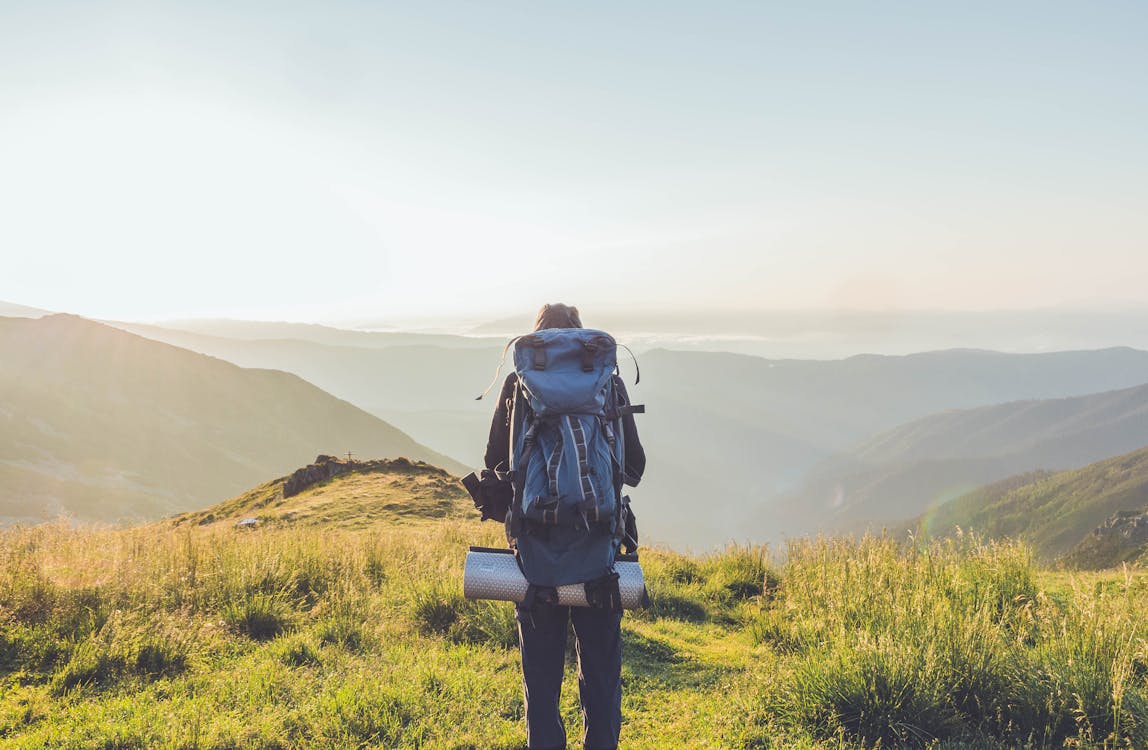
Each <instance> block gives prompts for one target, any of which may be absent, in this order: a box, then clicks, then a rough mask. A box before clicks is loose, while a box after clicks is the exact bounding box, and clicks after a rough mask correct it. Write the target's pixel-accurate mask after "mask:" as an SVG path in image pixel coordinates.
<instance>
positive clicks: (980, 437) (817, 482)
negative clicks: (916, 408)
mask: <svg viewBox="0 0 1148 750" xmlns="http://www.w3.org/2000/svg"><path fill="white" fill-rule="evenodd" d="M1144 445H1148V385H1143V386H1137V387H1134V388H1126V389H1122V390H1117V391H1108V392H1104V393H1096V394H1090V395H1087V396H1077V397H1073V398H1061V399H1044V400H1029V401H1014V402H1009V403H1004V404H997V405H993V406H985V407H980V408H976V409H967V410H957V411H949V412H945V413H941V414H934V415H931V416H928V417H925V418H923V419H919V420H916V421H913V422H910V423H908V424H905V425H903V426H901V427H898V428H896V429H894V430H890V431H888V432H886V433H884V434H881V435H879V436H877V437H875V438H872V439H870V440H868V441H866V442H864V443H862V444H861V445H860V446H858V447H857V448H854V449H852V450H850V451H848V452H847V453H844V454H841V455H839V456H837V457H835V458H834V459H832V460H830V461H828V462H826V463H825V464H823V465H821V466H820V467H818V469H816V470H815V471H814V472H813V473H812V474H811V477H810V479H809V480H808V481H807V483H806V485H805V487H804V489H803V490H802V491H801V492H800V493H799V494H798V495H797V496H796V499H795V500H794V501H793V502H792V506H791V507H793V508H800V509H801V515H802V516H803V518H804V524H805V528H807V529H808V528H811V527H813V526H818V527H821V528H826V529H829V530H842V529H850V528H860V527H862V526H864V525H873V524H878V525H879V524H883V523H888V524H896V522H898V521H900V520H902V519H906V518H912V517H914V516H917V515H919V514H921V513H923V512H925V511H926V510H927V509H929V508H930V507H936V506H939V505H940V504H941V503H943V502H945V501H947V500H951V499H953V498H956V497H959V496H961V495H963V494H965V493H967V492H970V491H971V490H973V489H976V488H977V487H979V486H981V485H984V484H987V483H989V482H994V481H996V480H1000V479H1004V478H1007V477H1010V476H1012V475H1014V474H1019V473H1023V472H1029V471H1033V470H1036V469H1053V470H1060V469H1070V468H1077V467H1081V466H1084V465H1086V464H1089V463H1092V462H1094V461H1098V460H1101V459H1104V458H1108V457H1111V456H1115V455H1118V454H1122V453H1125V452H1127V451H1130V450H1134V449H1136V448H1140V447H1142V446H1144ZM795 512H796V511H795Z"/></svg>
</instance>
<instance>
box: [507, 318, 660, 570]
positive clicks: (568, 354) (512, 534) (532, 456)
mask: <svg viewBox="0 0 1148 750" xmlns="http://www.w3.org/2000/svg"><path fill="white" fill-rule="evenodd" d="M514 366H515V371H516V373H517V376H518V385H517V388H516V389H515V397H514V402H513V406H512V411H511V428H510V478H511V481H512V485H513V496H512V499H511V503H510V509H509V512H508V513H507V516H506V529H507V538H508V540H509V541H510V543H511V546H512V547H513V548H514V549H515V550H516V552H517V556H518V562H519V565H520V566H521V568H522V572H523V574H524V575H525V577H526V580H527V581H528V582H529V583H530V584H532V585H533V586H534V587H558V586H565V585H569V584H576V583H585V584H587V591H590V590H591V587H593V586H601V585H602V584H603V582H605V583H606V585H607V587H608V584H609V582H610V579H611V577H612V578H613V581H614V583H615V588H616V581H617V575H616V574H615V573H614V559H615V557H616V555H617V553H618V550H619V547H620V545H621V542H622V538H623V535H624V533H625V527H626V516H625V513H626V510H625V509H626V503H625V501H624V499H623V498H622V494H621V493H622V467H623V461H624V457H625V445H624V439H623V431H622V415H623V414H624V413H626V411H627V410H631V411H638V410H639V409H638V407H628V406H626V405H624V404H623V403H622V401H621V399H620V397H619V394H618V393H617V391H616V389H615V386H614V377H615V375H614V373H615V371H616V369H617V344H616V343H615V341H614V339H613V337H611V336H610V335H609V334H607V333H604V332H602V331H597V330H593V329H587V328H550V329H544V330H541V331H537V332H535V333H532V334H530V335H527V336H522V337H520V338H518V339H517V340H516V341H515V342H514Z"/></svg>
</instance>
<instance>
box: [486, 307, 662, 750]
mask: <svg viewBox="0 0 1148 750" xmlns="http://www.w3.org/2000/svg"><path fill="white" fill-rule="evenodd" d="M582 327H583V326H582V320H581V317H580V315H579V314H578V308H576V307H571V306H569V305H565V304H550V305H544V306H543V307H542V309H541V310H539V311H538V318H537V320H536V321H535V324H534V330H535V331H541V330H543V329H547V328H582ZM516 387H517V375H515V374H514V373H511V374H510V375H509V376H508V377H507V378H506V380H505V382H504V383H503V385H502V391H501V393H500V395H499V398H498V402H497V405H496V407H495V411H494V417H493V419H492V421H491V425H490V436H489V438H488V440H487V444H486V456H485V463H486V468H488V469H499V470H505V469H506V468H508V466H509V463H510V420H511V416H512V415H511V406H512V404H513V402H514V389H515V388H516ZM614 388H615V389H616V391H617V393H618V394H619V396H620V397H621V399H622V400H623V403H624V404H629V403H630V401H629V397H628V395H627V394H626V387H625V385H624V384H623V382H622V379H621V378H620V377H618V376H617V375H614ZM622 430H623V437H624V445H625V456H624V461H623V464H624V465H623V472H622V481H623V483H624V484H628V485H630V486H631V487H634V486H637V484H638V482H639V481H641V478H642V474H643V472H644V471H645V467H646V454H645V451H644V450H643V448H642V444H641V442H640V441H639V439H638V431H637V427H636V425H635V424H634V416H633V415H632V414H627V415H626V416H625V417H624V418H623V423H622ZM515 618H516V620H517V622H518V643H519V650H520V652H521V655H522V687H523V695H524V699H525V708H526V744H527V747H528V748H529V750H556V749H558V748H565V747H566V730H565V727H564V726H563V724H562V715H561V713H560V711H559V708H558V700H559V694H560V691H561V689H562V675H563V670H564V668H565V664H566V631H567V624H568V623H571V624H573V627H574V638H575V647H576V653H577V656H578V699H579V702H580V703H581V705H582V727H583V737H582V744H583V747H584V748H585V750H609V749H612V748H616V747H617V746H618V735H619V734H620V732H621V728H622V632H621V623H622V612H621V610H614V609H608V608H594V607H564V606H559V605H557V604H550V603H547V602H541V601H539V602H537V603H535V604H534V606H533V608H531V609H524V608H523V606H522V605H518V606H517V607H516V610H515Z"/></svg>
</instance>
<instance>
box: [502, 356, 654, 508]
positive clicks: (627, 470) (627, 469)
mask: <svg viewBox="0 0 1148 750" xmlns="http://www.w3.org/2000/svg"><path fill="white" fill-rule="evenodd" d="M517 383H518V376H517V375H515V374H514V373H511V374H510V375H508V376H507V377H506V380H505V381H504V382H503V384H502V393H500V394H499V396H498V404H497V405H496V406H495V408H494V419H492V420H491V422H490V437H489V438H487V440H486V468H488V469H502V470H506V469H508V468H509V467H510V408H511V406H512V405H513V403H514V388H515V386H516V385H517ZM614 389H615V390H616V391H617V392H618V395H619V396H620V397H621V400H622V403H623V404H629V403H630V396H629V395H628V394H627V393H626V384H625V383H623V382H622V379H621V378H620V377H618V376H617V375H615V376H614ZM622 439H623V442H624V444H625V447H626V455H625V457H624V458H625V461H623V464H624V466H623V467H622V482H623V483H625V484H628V485H630V486H631V487H637V486H638V482H640V481H641V480H642V472H644V471H645V470H646V451H645V450H644V449H643V448H642V442H641V441H640V440H639V439H638V427H637V425H635V424H634V415H633V414H627V415H625V416H624V417H622Z"/></svg>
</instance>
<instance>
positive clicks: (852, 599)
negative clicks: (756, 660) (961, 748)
mask: <svg viewBox="0 0 1148 750" xmlns="http://www.w3.org/2000/svg"><path fill="white" fill-rule="evenodd" d="M788 552H789V554H788V561H787V562H786V564H785V566H784V567H783V569H782V571H781V576H780V580H781V584H780V591H779V593H778V596H777V597H776V598H775V599H774V600H773V601H772V602H771V603H770V604H769V605H768V606H767V607H765V609H764V610H763V612H762V614H761V619H760V620H759V622H758V623H756V624H755V625H753V626H752V627H751V631H752V632H753V634H754V636H755V638H756V639H757V640H758V642H760V643H764V644H767V645H769V646H771V647H773V648H774V649H776V650H777V651H778V652H780V653H785V654H793V655H795V656H794V658H791V659H789V660H788V661H787V662H786V664H785V669H784V676H783V677H782V679H780V680H779V681H778V682H777V683H776V684H775V685H774V686H773V688H772V689H771V690H770V691H769V692H768V693H767V694H766V695H765V696H764V703H765V706H766V710H768V711H769V712H771V713H772V714H773V715H775V716H776V717H777V718H778V720H779V722H781V723H783V724H787V725H789V726H793V727H800V728H803V729H806V730H809V731H811V732H813V733H814V734H817V735H818V736H821V737H824V738H830V737H835V736H843V737H846V738H849V739H851V740H854V741H856V742H857V743H859V744H861V745H863V746H874V745H877V744H880V745H882V746H886V747H888V746H897V747H902V746H914V745H924V744H927V743H929V742H931V741H933V740H936V739H944V738H965V739H968V738H976V739H977V740H978V741H987V742H995V743H999V745H1000V746H1007V747H1012V746H1020V745H1033V746H1037V747H1053V746H1056V747H1059V746H1063V745H1064V744H1065V743H1068V744H1080V743H1085V744H1090V745H1091V744H1095V745H1099V746H1103V747H1145V746H1148V715H1146V713H1145V709H1146V704H1145V699H1146V698H1148V683H1146V681H1145V679H1144V676H1143V675H1140V676H1139V677H1136V676H1135V674H1134V673H1135V669H1134V668H1133V664H1134V663H1135V660H1136V654H1137V653H1138V651H1137V649H1141V648H1142V645H1143V643H1144V640H1145V638H1148V623H1146V622H1145V619H1144V617H1143V616H1142V614H1140V613H1142V612H1144V611H1146V610H1145V607H1146V606H1148V595H1146V593H1148V592H1146V591H1145V589H1144V587H1143V585H1142V584H1138V585H1132V583H1131V582H1130V581H1129V582H1128V583H1127V585H1125V586H1122V587H1120V588H1118V589H1117V590H1114V591H1111V592H1108V593H1102V594H1099V595H1097V594H1095V593H1093V592H1091V591H1088V590H1086V589H1084V588H1081V587H1079V586H1075V587H1070V588H1069V589H1068V590H1066V591H1061V592H1059V594H1060V597H1059V598H1060V599H1061V603H1058V602H1057V601H1056V600H1054V599H1053V598H1051V597H1049V596H1048V595H1046V594H1044V593H1043V592H1042V591H1041V590H1040V588H1039V586H1038V584H1037V571H1036V570H1035V568H1034V566H1033V562H1032V554H1031V551H1030V550H1029V549H1028V548H1027V547H1025V546H1023V545H1020V544H1016V543H1000V544H997V543H983V542H981V541H980V540H978V539H975V538H972V537H968V536H965V537H961V538H958V539H956V540H948V541H945V542H938V543H934V544H931V545H927V546H923V547H916V548H912V547H909V548H906V547H902V546H899V545H897V544H895V543H894V542H893V541H891V540H889V539H879V538H867V539H864V540H862V541H859V542H854V541H848V540H825V539H822V540H815V541H810V540H804V541H800V542H795V543H793V544H792V545H791V546H790V548H789V551H788Z"/></svg>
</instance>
